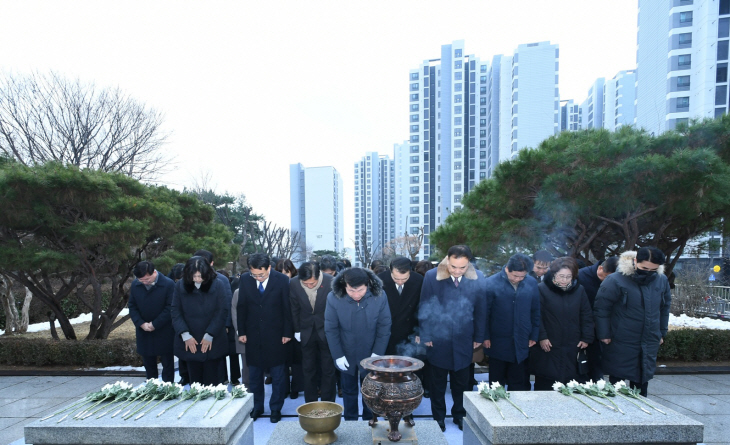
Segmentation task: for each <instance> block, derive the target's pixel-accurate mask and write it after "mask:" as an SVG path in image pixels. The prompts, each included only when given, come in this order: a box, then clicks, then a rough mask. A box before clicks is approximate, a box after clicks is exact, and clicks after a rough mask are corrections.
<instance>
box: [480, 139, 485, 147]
mask: <svg viewBox="0 0 730 445" xmlns="http://www.w3.org/2000/svg"><path fill="white" fill-rule="evenodd" d="M486 147H487V141H485V140H481V141H479V148H486Z"/></svg>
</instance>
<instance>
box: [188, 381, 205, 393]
mask: <svg viewBox="0 0 730 445" xmlns="http://www.w3.org/2000/svg"><path fill="white" fill-rule="evenodd" d="M190 387H191V388H193V389H197V390H198V391H200V390H201V389H203V388H204V387H203V385H201V384H200V383H198V382H193V383H191V384H190Z"/></svg>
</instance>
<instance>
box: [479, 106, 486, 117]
mask: <svg viewBox="0 0 730 445" xmlns="http://www.w3.org/2000/svg"><path fill="white" fill-rule="evenodd" d="M486 115H487V109H486V108H480V109H479V116H486Z"/></svg>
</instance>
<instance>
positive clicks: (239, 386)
mask: <svg viewBox="0 0 730 445" xmlns="http://www.w3.org/2000/svg"><path fill="white" fill-rule="evenodd" d="M236 388H238V389H240V390H241V391H248V388H246V385H244V384H243V383H241V384H240V385H238V386H236Z"/></svg>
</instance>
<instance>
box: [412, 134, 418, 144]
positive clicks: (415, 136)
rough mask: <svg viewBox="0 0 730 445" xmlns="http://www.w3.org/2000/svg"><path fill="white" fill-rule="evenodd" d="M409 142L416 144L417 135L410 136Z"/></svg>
mask: <svg viewBox="0 0 730 445" xmlns="http://www.w3.org/2000/svg"><path fill="white" fill-rule="evenodd" d="M411 142H418V135H417V134H414V135H413V136H411Z"/></svg>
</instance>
